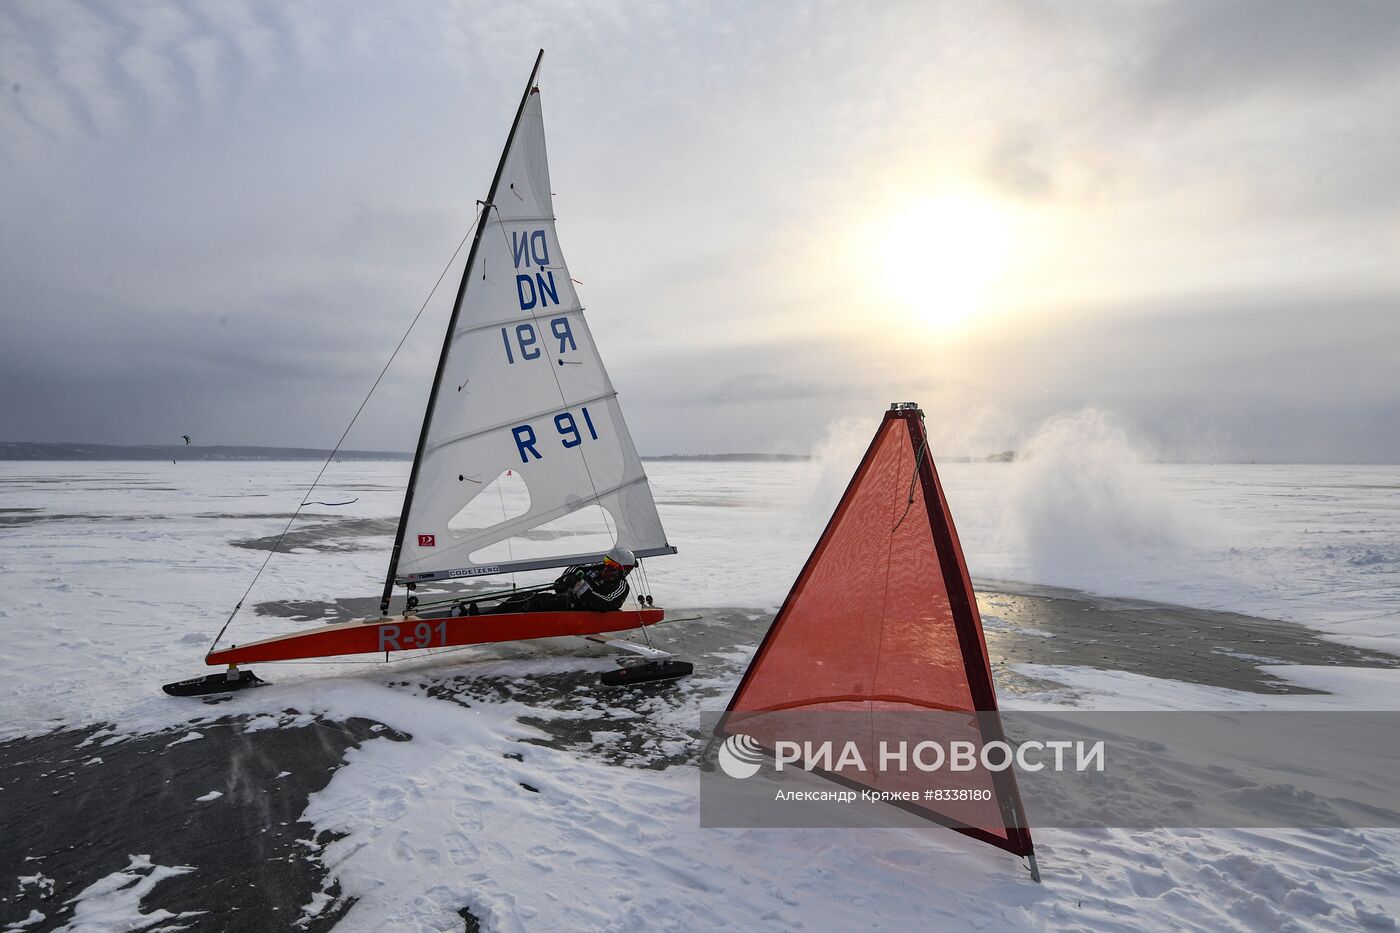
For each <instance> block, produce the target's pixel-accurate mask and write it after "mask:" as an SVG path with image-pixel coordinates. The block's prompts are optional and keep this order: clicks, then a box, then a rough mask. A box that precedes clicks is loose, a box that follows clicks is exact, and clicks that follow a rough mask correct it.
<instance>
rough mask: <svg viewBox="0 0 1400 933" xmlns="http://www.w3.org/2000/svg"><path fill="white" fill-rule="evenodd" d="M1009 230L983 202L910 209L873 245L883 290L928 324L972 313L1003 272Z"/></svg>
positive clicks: (949, 200)
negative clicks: (877, 243)
mask: <svg viewBox="0 0 1400 933" xmlns="http://www.w3.org/2000/svg"><path fill="white" fill-rule="evenodd" d="M1010 249H1011V227H1010V224H1008V222H1007V220H1006V217H1005V216H1004V215H1003V214H1002V213H1001V212H1000V211H999V210H997V209H996V208H995V207H994V206H992V205H991V204H989V203H987V202H986V201H980V200H977V199H974V198H965V197H943V198H936V199H930V200H924V201H916V202H914V203H913V204H910V205H909V206H908V207H907V208H906V209H905V210H904V212H903V213H902V214H900V215H899V216H898V217H896V218H895V219H894V220H893V221H892V222H891V223H890V225H889V228H888V231H887V232H886V234H885V236H884V237H883V238H882V239H881V240H880V241H879V254H878V257H877V259H878V261H879V262H880V264H881V267H882V271H883V280H884V285H885V288H886V289H888V290H889V291H890V293H891V294H893V295H894V296H895V297H897V298H899V299H900V300H901V301H903V302H905V303H906V304H908V305H909V306H910V307H911V308H912V309H913V310H914V311H915V313H917V314H918V315H919V316H920V317H922V318H923V319H924V320H926V321H928V322H929V323H931V324H934V325H937V326H940V327H947V326H951V325H953V324H957V323H958V322H960V321H963V320H965V319H967V318H969V317H971V316H972V315H973V314H975V313H977V311H978V310H980V308H981V306H982V299H983V296H984V295H985V293H986V291H987V288H988V287H989V286H990V285H991V284H992V283H993V282H995V281H996V279H997V278H998V277H999V276H1000V275H1001V274H1002V272H1003V271H1004V270H1005V268H1006V259H1007V254H1008V253H1009V252H1010Z"/></svg>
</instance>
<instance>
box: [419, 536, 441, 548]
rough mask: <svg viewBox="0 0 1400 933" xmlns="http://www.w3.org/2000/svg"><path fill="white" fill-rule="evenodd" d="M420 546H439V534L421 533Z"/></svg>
mask: <svg viewBox="0 0 1400 933" xmlns="http://www.w3.org/2000/svg"><path fill="white" fill-rule="evenodd" d="M418 546H419V547H437V535H419V536H418Z"/></svg>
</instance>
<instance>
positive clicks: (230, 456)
mask: <svg viewBox="0 0 1400 933" xmlns="http://www.w3.org/2000/svg"><path fill="white" fill-rule="evenodd" d="M330 454H331V452H330V451H329V450H321V449H317V448H314V447H246V446H232V445H225V446H201V445H198V444H191V445H190V446H188V447H185V446H182V445H171V444H59V443H43V444H41V443H33V442H28V441H0V460H131V461H157V460H177V461H178V460H325V459H326V458H327V457H329V456H330ZM335 457H336V459H337V460H395V461H408V460H412V459H413V453H412V451H407V450H402V451H400V450H341V451H338V452H337V453H336V455H335ZM642 459H643V460H678V461H697V460H698V461H711V462H724V463H767V462H779V463H791V462H803V461H807V460H810V459H812V458H811V457H810V456H808V455H807V454H756V453H728V454H661V455H657V456H644V457H642Z"/></svg>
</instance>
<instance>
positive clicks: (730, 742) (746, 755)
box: [716, 732, 763, 780]
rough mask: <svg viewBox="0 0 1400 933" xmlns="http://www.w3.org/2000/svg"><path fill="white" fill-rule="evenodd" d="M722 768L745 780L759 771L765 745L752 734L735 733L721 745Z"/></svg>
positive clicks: (731, 775)
mask: <svg viewBox="0 0 1400 933" xmlns="http://www.w3.org/2000/svg"><path fill="white" fill-rule="evenodd" d="M716 757H718V758H719V767H720V770H721V771H723V772H724V773H725V774H727V775H729V776H730V777H732V778H738V779H740V780H743V779H744V778H750V777H753V776H754V775H755V774H757V773H758V769H759V766H760V765H761V764H762V762H763V746H761V745H759V744H758V741H757V740H755V739H754V738H753V737H752V736H748V735H744V734H743V733H742V732H738V733H735V734H734V735H731V736H730V737H729V738H727V739H725V740H724V744H723V745H721V746H720V747H719V755H717V756H716Z"/></svg>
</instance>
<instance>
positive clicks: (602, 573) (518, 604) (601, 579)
mask: <svg viewBox="0 0 1400 933" xmlns="http://www.w3.org/2000/svg"><path fill="white" fill-rule="evenodd" d="M636 566H637V558H636V556H635V555H633V553H632V551H631V550H630V549H628V548H625V547H623V546H622V545H620V544H619V545H615V546H614V547H613V548H612V550H610V551H608V553H607V554H605V555H604V556H603V560H602V562H601V563H597V564H578V565H576V566H573V567H569V568H568V569H566V570H565V571H564V572H563V573H562V574H560V575H559V579H557V580H555V581H554V585H553V586H552V587H550V588H548V589H544V590H540V591H539V592H535V593H521V594H519V595H516V596H511V597H508V598H507V599H504V600H502V601H501V602H500V604H499V605H497V606H495V607H494V608H492V609H481V610H478V611H479V612H483V613H490V614H497V613H504V612H563V611H568V610H575V611H578V610H583V611H587V612H611V611H612V610H615V609H620V608H622V604H623V603H624V602H626V601H627V594H628V592H629V588H628V586H627V575H628V574H629V573H631V572H632V568H634V567H636ZM472 608H473V609H476V605H475V604H473V605H472ZM470 614H471V615H475V614H476V612H472V613H470Z"/></svg>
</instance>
